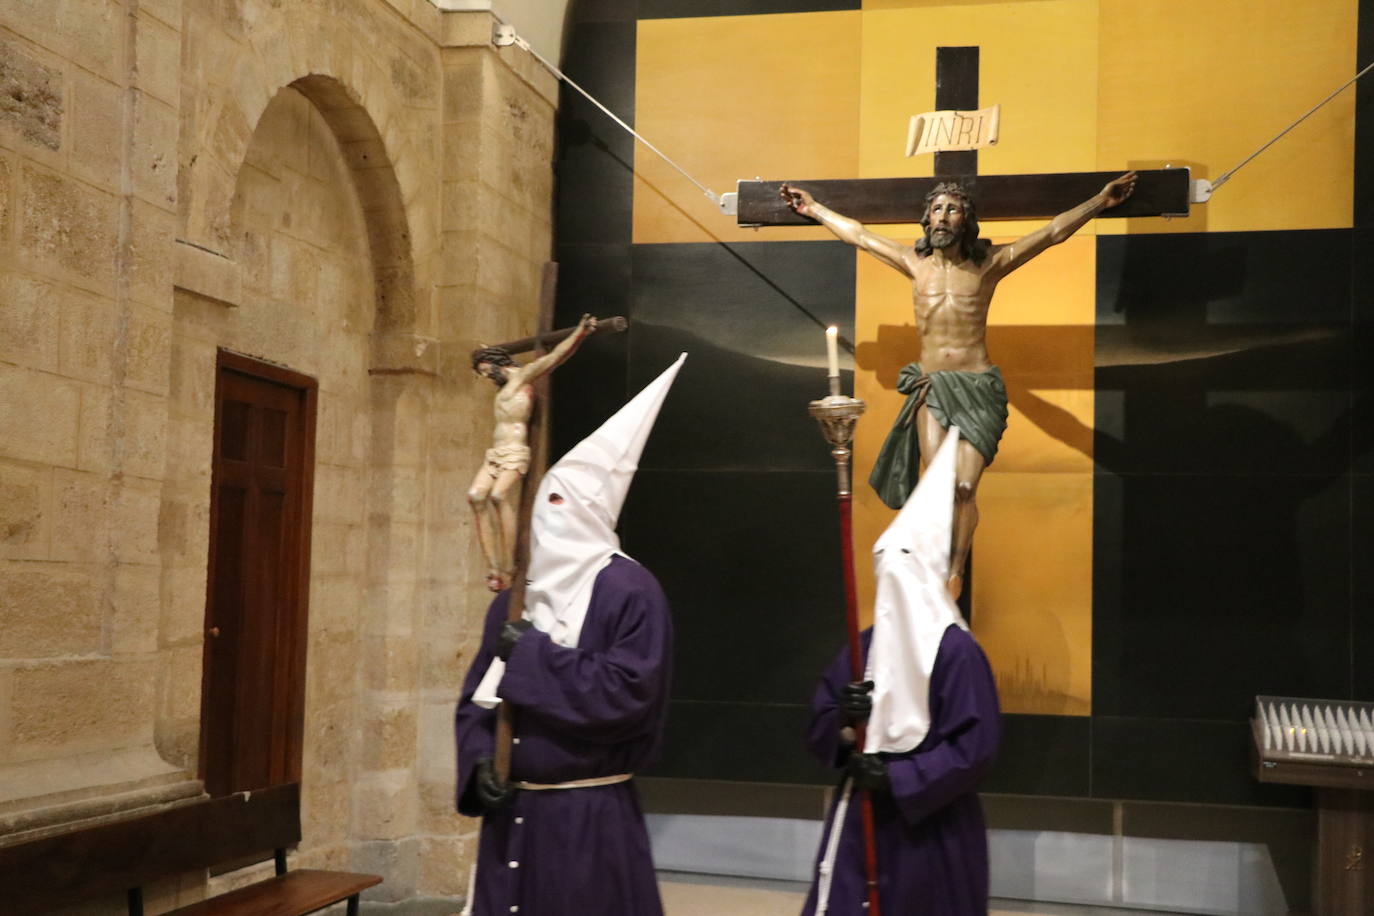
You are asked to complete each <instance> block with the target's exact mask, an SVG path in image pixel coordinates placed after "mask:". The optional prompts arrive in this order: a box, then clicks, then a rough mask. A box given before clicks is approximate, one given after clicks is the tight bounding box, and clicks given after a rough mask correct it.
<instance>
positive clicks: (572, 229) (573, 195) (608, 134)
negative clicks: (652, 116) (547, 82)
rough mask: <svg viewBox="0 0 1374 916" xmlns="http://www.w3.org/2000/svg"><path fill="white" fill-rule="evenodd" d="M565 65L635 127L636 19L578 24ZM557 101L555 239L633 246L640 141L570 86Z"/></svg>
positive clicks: (568, 241)
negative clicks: (636, 160)
mask: <svg viewBox="0 0 1374 916" xmlns="http://www.w3.org/2000/svg"><path fill="white" fill-rule="evenodd" d="M563 66H564V72H566V73H567V74H568V76H569V77H570V78H572V79H573V80H575V81H576V82H577V83H578V84H579V85H580V86H582V87H583V88H584V89H586V90H587V91H588V92H589V93H591V94H592V95H593V96H595V97H596V98H597V99H599V100H601V102H602V103H603V104H604V105H606V107H607V108H609V109H610V110H611V111H613V112H615V113H616V115H617V116H618V117H620V118H621V119H622V120H624V121H625V122H626V123H627V124H630V125H632V126H633V124H634V98H635V95H634V88H635V24H634V23H633V22H604V23H582V24H579V25H577V26H576V27H575V28H574V29H573V31H572V35H571V36H570V37H569V41H568V50H567V55H566V59H565V61H564V65H563ZM559 98H560V103H559V115H558V155H557V158H556V159H555V161H554V176H555V181H556V183H557V192H556V194H557V207H556V216H555V237H556V239H557V241H558V243H559V244H560V245H565V244H580V243H587V242H620V243H628V242H629V241H630V235H631V213H632V202H633V192H634V182H633V170H634V143H635V141H634V138H633V137H631V136H630V135H629V134H628V133H626V132H625V130H624V129H623V128H621V127H620V126H619V125H617V124H616V123H615V122H614V121H612V120H611V119H610V118H608V117H606V115H605V114H604V113H602V112H601V111H599V110H598V109H597V108H596V107H595V106H593V105H592V104H591V103H590V102H588V101H587V100H586V99H584V98H583V97H582V96H581V95H579V94H578V93H577V92H575V91H573V90H572V89H570V88H568V87H567V86H566V85H564V86H562V87H561V89H560V96H559Z"/></svg>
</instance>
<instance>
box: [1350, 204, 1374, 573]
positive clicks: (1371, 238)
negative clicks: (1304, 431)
mask: <svg viewBox="0 0 1374 916" xmlns="http://www.w3.org/2000/svg"><path fill="white" fill-rule="evenodd" d="M1351 262H1352V264H1353V265H1354V277H1353V280H1352V282H1351V289H1352V297H1353V310H1354V318H1355V324H1354V342H1353V345H1352V351H1351V384H1350V395H1351V409H1352V422H1351V441H1350V447H1351V460H1350V466H1351V468H1352V469H1353V470H1354V471H1355V472H1357V473H1361V474H1374V228H1369V229H1359V230H1356V231H1355V232H1354V233H1353V234H1352V236H1351ZM1356 556H1360V554H1356Z"/></svg>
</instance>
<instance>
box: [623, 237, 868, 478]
mask: <svg viewBox="0 0 1374 916" xmlns="http://www.w3.org/2000/svg"><path fill="white" fill-rule="evenodd" d="M633 259H634V284H635V285H634V294H633V295H634V303H633V306H632V313H633V320H634V321H635V324H636V331H635V338H634V340H635V345H634V351H633V355H632V359H631V366H630V379H631V389H632V390H634V389H635V388H637V387H638V386H640V385H643V384H645V383H647V382H648V381H649V380H650V379H652V378H653V377H654V376H655V375H657V374H658V373H659V372H661V371H662V369H663V368H664V366H666V365H667V364H668V363H669V362H671V361H672V360H673V359H674V358H676V357H677V355H678V353H680V352H682V351H684V350H685V351H687V353H688V354H689V355H688V358H687V363H686V365H685V366H684V367H683V370H682V373H681V374H680V375H679V377H678V381H677V384H676V386H675V391H674V397H673V399H672V400H671V401H670V402H669V403H668V405H666V406H665V408H664V411H663V414H662V416H661V418H660V420H659V427H658V429H657V431H656V434H655V437H654V439H653V440H652V441H651V442H650V443H649V446H648V448H647V449H646V450H645V455H644V459H643V464H644V465H645V466H650V467H678V468H688V467H692V468H788V469H797V468H807V469H816V470H820V469H823V468H833V466H834V465H833V463H832V461H831V458H830V451H829V448H828V447H827V446H826V444H825V441H824V440H823V439H822V438H821V435H820V431H819V427H818V426H817V425H816V421H815V420H813V419H811V417H810V415H809V414H808V413H807V412H806V411H807V405H808V404H809V403H810V401H811V400H813V399H815V398H820V397H823V396H825V394H826V393H827V390H828V389H827V383H826V372H825V368H824V365H825V334H824V331H823V330H822V325H823V324H825V323H834V324H837V325H838V326H839V327H840V333H841V334H842V335H844V336H845V337H846V338H852V336H853V330H852V329H853V307H854V306H853V303H854V253H853V251H852V249H850V248H849V247H848V246H847V245H844V244H843V243H840V242H833V243H832V242H772V243H768V242H764V243H747V244H742V245H731V246H725V245H717V244H696V245H636V246H635V247H634V250H633ZM803 310H805V312H804V311H803ZM807 312H809V313H810V315H814V316H816V318H818V319H819V320H820V322H821V324H817V323H816V322H815V321H813V320H812V318H810V317H808V315H807V314H806V313H807ZM841 374H842V376H843V378H842V385H843V388H844V390H845V391H851V390H852V386H853V378H852V373H851V372H850V371H848V370H844V371H843V372H842V373H841Z"/></svg>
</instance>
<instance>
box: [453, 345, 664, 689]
mask: <svg viewBox="0 0 1374 916" xmlns="http://www.w3.org/2000/svg"><path fill="white" fill-rule="evenodd" d="M686 359H687V354H686V353H683V354H682V355H681V356H679V357H678V358H677V361H676V362H674V363H673V364H672V365H671V366H669V367H668V368H667V369H665V370H664V371H663V373H662V374H661V375H659V377H658V378H656V379H654V380H653V381H652V382H650V383H649V384H648V385H646V386H645V387H644V389H643V390H642V391H640V392H639V394H637V395H635V396H634V398H632V399H631V400H630V402H629V403H628V404H626V405H625V406H624V407H622V408H620V410H618V411H616V413H615V415H614V416H612V417H611V418H610V419H609V420H607V421H606V422H605V423H603V424H601V427H600V428H599V429H598V430H597V431H596V432H594V433H592V434H591V435H590V436H588V437H587V438H585V439H583V440H582V441H581V442H579V443H578V444H577V445H575V446H573V447H572V449H571V450H570V451H569V452H568V453H567V454H566V455H564V456H563V457H562V458H561V459H559V461H558V463H557V464H555V465H554V466H553V467H551V468H549V469H548V471H546V472H545V473H544V479H543V480H541V481H540V482H539V490H538V492H536V493H535V497H534V509H533V512H532V514H531V516H530V565H529V571H528V575H527V577H526V578H527V581H528V584H527V586H526V589H525V617H526V618H528V619H529V620H530V621H532V622H533V623H534V625H535V626H536V627H538V628H539V629H541V630H543V631H544V632H545V633H548V634H549V637H550V638H551V639H552V640H553V641H554V642H556V643H558V644H559V645H561V646H569V647H572V646H576V645H577V641H578V639H579V638H580V636H581V635H582V622H583V620H585V619H586V616H587V607H588V605H590V603H591V600H592V587H593V586H594V585H595V584H596V576H597V574H598V573H600V572H601V570H603V569H605V568H606V565H607V564H608V563H610V562H611V557H613V556H615V555H616V554H618V553H619V554H620V555H621V556H625V554H624V553H623V552H622V551H621V550H620V537H619V535H617V534H616V533H615V527H616V523H617V522H618V521H619V519H620V510H621V508H622V507H623V506H624V505H625V496H626V495H627V494H628V493H629V492H630V482H631V481H632V480H634V476H635V471H637V470H639V456H640V454H641V453H642V452H643V451H644V443H645V442H647V441H648V439H649V432H650V431H651V430H652V429H653V428H654V421H655V420H657V419H658V411H659V408H660V407H662V406H663V400H664V398H666V397H667V395H668V389H669V388H671V387H672V385H673V381H674V380H675V379H676V378H677V373H678V370H679V369H681V368H682V364H683V362H684V361H685V360H686ZM555 496H556V497H557V500H554V499H553V497H555ZM505 670H506V665H505V662H503V661H501V660H500V659H499V658H498V659H493V660H492V663H491V667H490V668H488V669H487V673H486V676H485V677H483V678H482V682H481V683H480V684H479V685H478V686H477V690H476V691H475V692H474V694H473V697H472V699H473V702H474V703H477V704H478V705H480V706H486V707H488V708H491V707H493V706H496V705H497V704H498V703H500V702H501V699H500V697H498V696H497V695H496V688H497V686H498V685H499V684H500V683H501V677H502V675H503V674H504V673H505Z"/></svg>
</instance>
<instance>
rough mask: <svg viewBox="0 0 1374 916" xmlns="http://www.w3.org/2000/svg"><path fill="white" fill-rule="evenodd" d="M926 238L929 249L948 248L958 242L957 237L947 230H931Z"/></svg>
mask: <svg viewBox="0 0 1374 916" xmlns="http://www.w3.org/2000/svg"><path fill="white" fill-rule="evenodd" d="M927 238H928V239H929V241H930V247H931V248H948V247H949V246H951V245H953V244H954V243H955V242H956V241H958V236H956V235H955V234H954V233H953V232H951V231H950V230H948V229H932V230H930V234H929V236H927Z"/></svg>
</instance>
